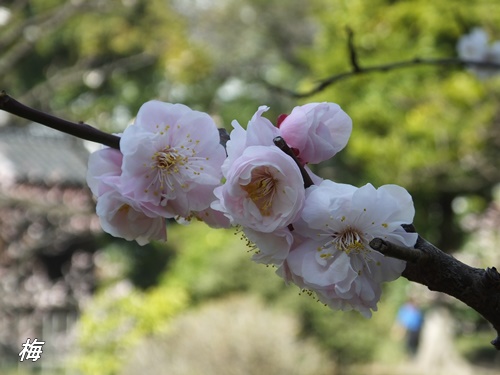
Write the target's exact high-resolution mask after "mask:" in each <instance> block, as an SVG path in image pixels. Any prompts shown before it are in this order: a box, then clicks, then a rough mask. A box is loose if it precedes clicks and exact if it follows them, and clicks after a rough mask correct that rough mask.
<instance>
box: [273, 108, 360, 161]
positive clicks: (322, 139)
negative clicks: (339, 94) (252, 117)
mask: <svg viewBox="0 0 500 375" xmlns="http://www.w3.org/2000/svg"><path fill="white" fill-rule="evenodd" d="M279 129H280V133H281V136H282V137H283V138H284V139H285V141H286V143H287V144H288V145H289V146H290V147H291V148H293V149H295V150H296V151H297V157H298V158H299V159H300V160H302V161H303V162H305V163H312V164H317V163H320V162H322V161H325V160H328V159H330V158H331V157H333V156H334V155H335V154H336V153H337V152H339V151H340V150H342V149H343V148H344V147H345V146H346V144H347V141H348V140H349V137H350V136H351V131H352V120H351V118H350V117H349V116H348V115H347V113H345V112H344V111H343V110H342V109H341V108H340V106H339V105H338V104H335V103H326V102H325V103H310V104H306V105H302V106H298V107H295V108H294V109H293V110H292V112H291V113H290V115H288V116H286V118H284V119H282V121H281V123H280V124H279Z"/></svg>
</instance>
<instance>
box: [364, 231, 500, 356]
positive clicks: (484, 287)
mask: <svg viewBox="0 0 500 375" xmlns="http://www.w3.org/2000/svg"><path fill="white" fill-rule="evenodd" d="M370 246H371V247H372V248H373V249H374V250H377V251H379V252H381V253H382V254H384V255H387V256H390V257H394V258H398V259H402V260H406V261H407V263H406V269H405V270H404V271H403V277H405V278H407V279H408V280H410V281H413V282H416V283H419V284H422V285H425V286H427V287H428V288H429V290H432V291H436V292H442V293H446V294H448V295H450V296H453V297H455V298H457V299H459V300H460V301H462V302H464V303H465V304H467V305H468V306H470V307H471V308H473V309H474V310H476V311H477V312H478V313H479V314H481V315H482V316H483V317H484V318H485V319H486V320H488V321H489V322H490V323H491V324H492V325H493V328H494V329H495V330H496V331H497V337H496V338H495V339H494V340H493V341H492V342H491V344H492V345H493V346H494V347H495V348H496V349H497V350H500V274H499V273H498V272H497V270H496V268H495V267H492V268H487V269H485V270H484V269H480V268H474V267H471V266H468V265H467V264H465V263H462V262H460V261H459V260H457V259H456V258H454V257H453V256H451V255H449V254H446V253H444V252H443V251H441V250H439V249H438V248H437V247H435V246H434V245H433V244H431V243H430V242H428V241H426V240H425V239H423V238H422V237H420V236H419V237H418V240H417V243H416V245H415V248H405V247H402V246H398V245H395V244H393V243H390V242H387V241H384V240H382V239H380V238H376V239H374V240H372V241H371V242H370Z"/></svg>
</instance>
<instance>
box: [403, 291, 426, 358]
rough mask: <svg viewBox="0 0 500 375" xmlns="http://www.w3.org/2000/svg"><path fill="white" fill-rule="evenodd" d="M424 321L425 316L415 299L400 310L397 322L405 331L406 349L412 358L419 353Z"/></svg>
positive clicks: (410, 300)
mask: <svg viewBox="0 0 500 375" xmlns="http://www.w3.org/2000/svg"><path fill="white" fill-rule="evenodd" d="M423 321H424V315H423V313H422V311H421V310H420V309H419V308H418V306H417V305H416V303H415V301H414V300H413V299H411V298H410V299H409V300H408V301H407V302H406V303H405V304H404V305H403V306H401V307H400V308H399V311H398V315H397V322H398V324H399V325H400V326H401V327H403V328H404V330H405V336H406V337H405V341H406V349H407V351H408V353H410V355H411V356H412V357H413V356H415V354H416V353H417V349H418V344H419V339H420V331H421V329H422V323H423Z"/></svg>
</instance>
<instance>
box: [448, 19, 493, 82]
mask: <svg viewBox="0 0 500 375" xmlns="http://www.w3.org/2000/svg"><path fill="white" fill-rule="evenodd" d="M457 52H458V56H459V57H460V58H461V59H462V60H466V61H474V62H485V63H486V62H490V63H496V64H500V41H495V42H493V43H492V44H490V43H489V36H488V34H487V33H486V31H485V30H484V29H483V28H481V27H475V28H473V29H472V30H471V32H470V33H469V34H466V35H463V36H462V37H461V38H460V39H459V40H458V43H457ZM468 69H469V71H471V72H472V73H474V74H476V75H477V76H478V77H479V78H488V77H491V76H492V75H493V74H496V73H498V71H499V69H498V68H495V67H481V66H473V65H471V66H469V67H468Z"/></svg>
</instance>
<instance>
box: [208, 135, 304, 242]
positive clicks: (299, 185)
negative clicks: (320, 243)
mask: <svg viewBox="0 0 500 375" xmlns="http://www.w3.org/2000/svg"><path fill="white" fill-rule="evenodd" d="M231 134H232V133H231ZM228 144H229V142H228ZM228 154H229V153H228ZM224 177H225V178H226V182H225V183H224V184H223V185H222V186H220V187H217V188H216V189H215V190H214V193H215V195H216V196H217V198H218V200H217V201H214V202H213V203H212V208H213V209H215V210H218V211H221V212H224V213H225V214H226V216H227V217H228V218H230V219H231V222H232V224H234V225H241V226H242V227H247V228H250V229H253V230H255V231H258V232H265V233H270V232H273V231H275V230H276V229H278V228H282V227H286V226H287V225H289V224H291V223H292V222H293V221H294V220H295V219H296V218H297V216H298V215H299V214H300V210H301V209H302V205H303V203H304V196H305V193H304V186H303V180H302V175H301V174H300V170H299V167H298V166H297V164H296V163H295V162H294V161H293V159H292V158H291V157H289V156H288V155H286V154H285V153H283V152H282V151H281V150H280V149H279V148H278V147H276V146H250V147H247V148H245V149H244V151H243V153H242V154H241V156H239V157H238V158H237V159H236V160H234V161H232V163H231V165H230V168H229V169H228V170H226V172H225V174H224Z"/></svg>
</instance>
